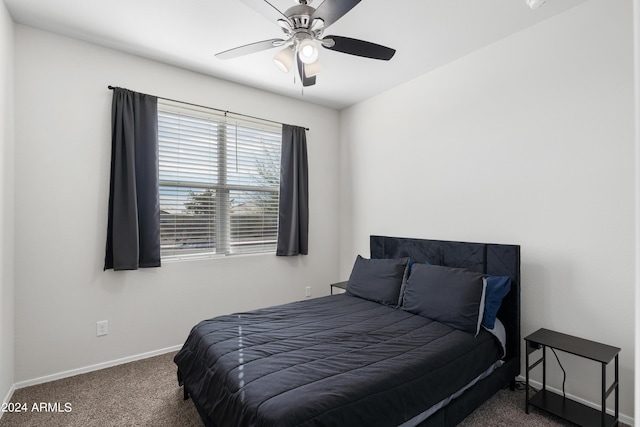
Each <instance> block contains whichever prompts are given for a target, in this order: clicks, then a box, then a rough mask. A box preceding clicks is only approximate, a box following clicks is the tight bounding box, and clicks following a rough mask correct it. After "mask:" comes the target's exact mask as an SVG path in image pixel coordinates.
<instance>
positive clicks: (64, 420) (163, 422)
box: [0, 353, 570, 427]
mask: <svg viewBox="0 0 640 427" xmlns="http://www.w3.org/2000/svg"><path fill="white" fill-rule="evenodd" d="M174 354H175V353H168V354H164V355H161V356H156V357H152V358H149V359H145V360H140V361H137V362H132V363H127V364H124V365H119V366H115V367H112V368H108V369H103V370H101V371H96V372H91V373H88V374H82V375H77V376H75V377H71V378H65V379H62V380H58V381H53V382H50V383H46V384H40V385H35V386H32V387H26V388H23V389H19V390H16V391H15V393H14V395H13V398H12V400H11V401H12V403H20V404H23V403H26V404H27V412H21V413H17V412H14V413H11V412H9V413H4V414H3V415H2V418H0V427H12V426H16V427H17V426H47V427H50V426H51V427H55V426H77V427H92V426H96V427H105V426H154V427H156V426H158V427H161V426H187V427H188V426H202V422H201V421H200V417H199V416H198V413H197V411H196V410H195V408H194V406H193V403H191V401H190V400H188V401H186V402H185V401H184V400H182V388H179V387H178V384H177V381H176V367H175V364H174V363H173V356H174ZM41 402H42V403H45V406H46V404H50V405H49V407H50V408H48V409H53V410H57V411H58V412H46V411H41V412H40V411H35V410H33V409H34V403H35V404H36V407H37V408H40V403H41ZM69 409H70V411H67V412H65V410H69ZM530 412H531V413H530V414H529V415H527V414H525V412H524V391H523V390H518V391H510V390H508V389H505V390H501V391H500V392H498V393H497V394H496V395H495V396H494V397H492V398H491V399H490V400H488V401H487V402H486V403H485V404H484V405H483V406H481V407H480V408H478V409H477V410H476V411H475V412H474V413H472V414H471V415H470V416H468V417H467V418H466V419H465V420H464V421H463V422H462V423H461V424H460V426H464V427H474V426H496V427H499V426H505V427H506V426H509V427H512V426H566V425H570V424H567V423H563V422H561V421H559V420H557V419H555V418H552V417H549V416H547V415H546V414H543V413H541V412H538V411H536V410H535V409H532V410H531V411H530Z"/></svg>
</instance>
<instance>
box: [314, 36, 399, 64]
mask: <svg viewBox="0 0 640 427" xmlns="http://www.w3.org/2000/svg"><path fill="white" fill-rule="evenodd" d="M327 39H332V40H333V41H334V42H335V44H334V45H333V46H330V43H326V44H325V43H322V46H323V47H324V48H325V49H329V50H335V51H338V52H342V53H348V54H349V55H356V56H363V57H365V58H371V59H381V60H384V61H388V60H390V59H391V58H393V55H395V53H396V50H395V49H391V48H390V47H386V46H382V45H379V44H375V43H371V42H366V41H364V40H358V39H352V38H350V37H342V36H326V37H325V38H324V40H327Z"/></svg>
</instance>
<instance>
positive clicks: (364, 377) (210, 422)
mask: <svg viewBox="0 0 640 427" xmlns="http://www.w3.org/2000/svg"><path fill="white" fill-rule="evenodd" d="M370 249H371V257H370V259H362V258H361V257H358V259H357V260H356V263H355V264H354V270H353V271H352V273H351V277H350V278H349V285H348V286H347V293H345V294H340V295H332V296H327V297H321V298H315V299H310V300H304V301H299V302H294V303H290V304H285V305H281V306H276V307H268V308H264V309H260V310H255V311H251V312H247V313H236V314H232V315H226V316H220V317H216V318H213V319H209V320H205V321H202V322H200V323H198V324H197V325H196V326H194V328H193V329H192V330H191V332H190V334H189V336H188V338H187V340H186V342H185V344H184V346H183V348H182V349H181V350H180V351H179V352H178V353H177V354H176V356H175V358H174V360H175V362H176V364H177V366H178V382H179V384H180V385H181V386H182V387H183V388H184V396H185V399H187V398H188V397H191V399H192V400H193V403H194V405H195V407H196V408H197V410H198V412H199V414H200V416H201V418H202V420H203V422H204V424H205V425H207V426H216V427H225V426H347V425H348V426H359V425H360V426H369V425H378V426H387V425H388V426H415V425H421V426H453V425H456V424H458V423H459V422H460V421H461V420H462V419H464V418H465V417H466V416H467V415H468V414H469V413H471V412H473V410H474V409H475V408H476V407H478V406H479V405H480V404H481V403H483V402H484V401H485V400H486V399H488V398H489V397H490V396H492V395H493V394H494V393H495V392H496V391H498V390H499V389H501V388H502V387H505V386H506V385H509V384H511V386H512V387H513V385H514V384H515V377H516V376H518V375H519V374H520V247H519V246H517V245H501V244H485V243H466V242H451V241H440V240H426V239H412V238H399V237H385V236H371V238H370ZM391 268H393V271H394V273H393V276H394V277H393V278H390V277H391V276H390V275H385V274H386V272H388V271H391ZM381 271H382V273H380V272H381ZM372 274H373V276H372ZM376 274H377V276H376ZM452 274H453V276H452ZM442 275H444V276H442ZM479 276H480V277H481V280H482V282H478V277H479ZM371 277H374V278H373V279H372V278H371ZM379 277H384V279H380V280H393V281H394V282H393V283H399V285H398V286H399V288H398V289H396V288H393V289H394V292H395V293H393V292H390V290H391V289H392V287H390V286H387V285H386V284H385V286H383V287H380V288H375V286H377V284H378V282H377V280H378V278H379ZM439 277H444V279H442V282H441V281H439V279H438V280H435V279H434V278H439ZM488 277H490V278H492V279H493V278H503V279H505V278H508V279H509V281H510V286H509V288H508V293H506V295H503V296H502V297H501V304H499V309H498V307H495V308H496V309H497V310H498V311H497V316H496V317H497V319H498V320H496V321H495V327H492V328H485V327H484V326H483V327H480V321H481V320H482V322H483V324H484V319H482V316H480V317H478V319H477V328H476V325H475V323H474V322H476V319H475V318H473V316H471V315H469V316H467V317H464V319H463V320H460V317H459V316H458V315H457V314H456V316H458V317H455V318H451V317H450V316H451V314H450V312H451V310H447V309H444V308H443V307H447V304H462V302H464V304H463V305H464V308H463V309H461V310H462V311H464V310H467V311H469V313H472V312H474V310H475V313H476V314H475V316H477V315H478V311H479V313H482V312H483V309H487V310H488V307H489V306H490V305H491V304H490V301H489V288H488V280H489V279H488ZM450 278H451V280H452V281H450V282H449V280H450ZM398 280H399V282H398ZM374 282H375V283H376V285H369V283H374ZM445 282H446V283H447V285H446V286H448V287H444V285H443V284H442V283H445ZM380 283H382V282H380ZM385 283H391V282H385ZM423 283H428V285H423ZM449 283H451V284H449ZM462 283H464V285H462ZM476 283H482V285H481V286H480V288H481V290H480V291H478V290H477V289H478V286H476ZM371 289H377V290H375V292H374V293H373V294H371V293H370V292H372V291H371ZM443 289H452V290H451V295H455V298H453V297H452V296H449V291H448V290H447V291H446V292H443ZM455 289H463V291H462V292H464V294H456V292H458V291H457V290H455ZM378 291H381V292H383V293H382V294H380V292H378ZM363 292H364V293H363ZM367 292H369V293H370V294H367ZM425 292H430V293H425ZM374 294H375V295H374ZM471 294H473V296H472V297H471ZM480 294H481V297H480V296H478V295H480ZM371 295H374V296H373V297H372V296H371ZM380 295H382V297H380V298H381V299H380V300H378V297H379V296H380ZM425 295H428V296H429V297H428V298H426V297H425ZM460 295H463V296H460ZM441 298H442V301H441ZM468 298H471V299H469V300H468V301H467V299H468ZM476 299H478V302H477V303H476V302H475V301H476ZM471 300H473V301H474V303H473V304H471V303H468V302H469V301H471ZM396 301H397V304H396ZM416 301H417V303H416ZM424 301H426V302H425V303H424V305H421V304H422V302H424ZM461 301H462V302H461ZM416 304H417V305H416ZM474 304H475V305H474ZM471 306H473V308H469V307H471ZM478 307H480V308H478ZM421 310H428V311H427V312H426V313H428V314H429V316H430V317H431V318H430V317H428V316H426V315H425V312H422V311H421ZM429 310H432V311H429ZM484 317H485V318H486V317H487V316H486V312H485V314H484ZM496 330H498V331H500V330H501V331H502V332H501V333H496ZM496 335H498V336H501V338H500V339H498V338H496Z"/></svg>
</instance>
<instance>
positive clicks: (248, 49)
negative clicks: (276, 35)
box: [216, 39, 284, 59]
mask: <svg viewBox="0 0 640 427" xmlns="http://www.w3.org/2000/svg"><path fill="white" fill-rule="evenodd" d="M282 42H284V40H282V39H269V40H263V41H261V42H255V43H250V44H246V45H244V46H238V47H234V48H233V49H229V50H225V51H224V52H220V53H216V56H217V57H218V58H220V59H231V58H237V57H238V56H243V55H249V54H250V53H256V52H261V51H263V50H267V49H271V48H274V47H276V46H281V43H282Z"/></svg>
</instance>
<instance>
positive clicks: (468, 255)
mask: <svg viewBox="0 0 640 427" xmlns="http://www.w3.org/2000/svg"><path fill="white" fill-rule="evenodd" d="M370 245H371V258H402V257H410V258H411V259H412V260H414V261H416V262H425V261H426V262H428V263H430V264H434V265H443V266H447V267H459V268H466V269H469V270H472V271H476V272H478V273H483V274H489V275H493V276H510V277H511V291H510V292H509V294H508V295H507V296H506V297H505V298H504V299H503V301H502V306H501V307H500V311H498V318H499V319H500V320H501V321H502V323H503V324H504V326H505V329H506V332H507V356H506V360H509V359H512V358H517V359H518V363H517V367H518V368H517V369H518V370H519V366H520V363H519V360H520V246H518V245H500V244H492V243H467V242H451V241H445V240H427V239H412V238H404V237H385V236H371V238H370ZM518 373H519V372H518Z"/></svg>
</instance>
